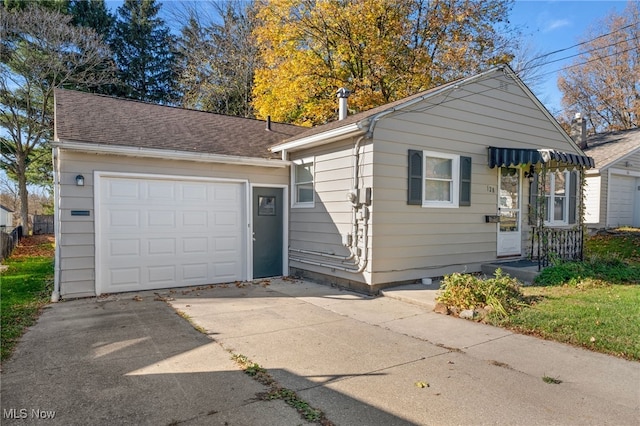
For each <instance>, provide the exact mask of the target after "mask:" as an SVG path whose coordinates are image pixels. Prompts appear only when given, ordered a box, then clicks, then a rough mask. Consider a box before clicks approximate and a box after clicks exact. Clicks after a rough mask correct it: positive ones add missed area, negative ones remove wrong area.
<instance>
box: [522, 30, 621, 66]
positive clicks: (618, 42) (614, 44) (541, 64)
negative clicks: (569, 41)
mask: <svg viewBox="0 0 640 426" xmlns="http://www.w3.org/2000/svg"><path fill="white" fill-rule="evenodd" d="M594 40H595V39H594ZM631 40H634V37H633V36H631V37H629V38H627V39H624V40H621V41H617V42H615V43H611V44H608V45H606V46H599V47H594V48H593V49H590V50H586V51H584V52H580V53H576V54H573V55H569V56H564V57H562V58H558V59H554V60H552V61H548V62H542V63H540V64H532V65H530V66H525V67H523V68H522V69H521V70H520V72H523V71H528V70H530V69H533V68H538V67H542V66H544V65H549V64H553V63H555V62H560V61H564V60H566V59H570V58H575V57H576V56H581V55H586V54H588V53H592V52H595V51H597V50H602V49H607V48H609V47H613V46H617V45H618V44H622V43H624V42H627V41H631ZM564 50H566V49H564ZM629 50H633V48H630V49H627V50H625V51H623V52H616V53H624V52H628V51H629ZM616 53H614V54H616ZM608 56H611V55H607V56H605V57H608ZM542 57H544V56H539V58H542ZM529 62H531V61H529Z"/></svg>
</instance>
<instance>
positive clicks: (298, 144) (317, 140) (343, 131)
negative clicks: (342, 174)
mask: <svg viewBox="0 0 640 426" xmlns="http://www.w3.org/2000/svg"><path fill="white" fill-rule="evenodd" d="M362 133H363V130H362V128H361V127H360V126H359V125H358V123H353V124H348V125H346V126H343V127H338V128H337V129H332V130H328V131H326V132H322V133H317V134H315V135H311V136H308V137H306V138H302V139H297V140H294V141H291V142H285V143H282V144H280V145H276V146H272V147H271V152H280V151H292V150H295V149H302V148H305V149H306V148H312V147H314V146H318V145H323V144H325V143H330V142H335V141H338V140H342V139H346V138H348V137H353V136H357V135H359V134H362Z"/></svg>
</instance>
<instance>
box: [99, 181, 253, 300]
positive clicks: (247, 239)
mask: <svg viewBox="0 0 640 426" xmlns="http://www.w3.org/2000/svg"><path fill="white" fill-rule="evenodd" d="M103 178H128V179H154V180H171V181H191V182H194V181H195V182H210V183H214V182H227V183H238V184H242V185H243V187H244V192H245V216H246V217H245V220H246V222H245V223H247V224H248V223H250V222H249V218H248V215H249V214H250V212H251V208H250V207H249V206H248V205H247V204H246V203H248V202H250V197H251V194H250V191H249V187H250V185H249V181H248V180H247V179H225V178H209V177H194V176H184V175H165V174H162V175H160V174H151V173H125V172H108V171H99V170H96V171H94V172H93V223H94V231H93V238H94V249H95V253H94V256H95V257H94V268H95V275H94V281H95V293H96V296H100V295H101V294H102V290H103V289H102V286H101V283H100V282H99V281H100V280H99V279H100V277H101V276H102V266H101V262H100V259H101V257H102V252H101V247H102V246H101V243H102V241H101V240H100V235H101V233H100V220H101V216H100V212H101V210H100V201H101V198H100V197H101V194H100V186H101V185H100V184H101V179H103ZM248 229H249V228H248V227H247V232H246V233H245V243H244V244H245V247H246V250H245V257H246V258H245V277H246V279H249V277H250V276H251V268H252V265H253V264H252V262H253V259H252V257H250V256H249V252H250V250H249V247H250V246H251V244H252V238H251V233H250V232H249V231H248Z"/></svg>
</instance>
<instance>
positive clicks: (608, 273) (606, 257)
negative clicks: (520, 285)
mask: <svg viewBox="0 0 640 426" xmlns="http://www.w3.org/2000/svg"><path fill="white" fill-rule="evenodd" d="M584 279H596V280H604V281H610V282H612V283H614V284H615V283H618V284H622V283H627V284H628V283H640V266H639V265H634V264H629V263H628V262H627V261H625V260H624V259H622V258H621V257H620V256H619V255H617V254H616V253H610V254H592V255H591V256H588V257H587V258H586V259H585V260H584V261H558V262H555V263H554V264H553V265H552V266H550V267H547V268H545V269H543V270H542V271H541V272H540V275H538V277H537V278H536V280H535V284H537V285H540V286H550V285H563V284H568V285H575V284H577V283H579V282H580V281H582V280H584Z"/></svg>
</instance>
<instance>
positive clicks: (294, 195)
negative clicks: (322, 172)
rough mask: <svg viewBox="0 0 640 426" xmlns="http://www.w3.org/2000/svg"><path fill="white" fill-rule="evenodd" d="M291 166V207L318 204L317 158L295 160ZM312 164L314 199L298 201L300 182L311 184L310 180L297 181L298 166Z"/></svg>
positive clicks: (306, 206)
mask: <svg viewBox="0 0 640 426" xmlns="http://www.w3.org/2000/svg"><path fill="white" fill-rule="evenodd" d="M292 163H293V164H292V167H291V207H292V208H313V207H315V204H316V190H315V189H316V165H315V158H314V157H308V158H301V159H299V160H293V161H292ZM307 164H311V166H312V171H311V178H312V180H311V187H312V194H311V197H312V200H311V201H303V202H300V201H298V185H300V184H309V182H296V168H297V167H298V166H302V165H307Z"/></svg>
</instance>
